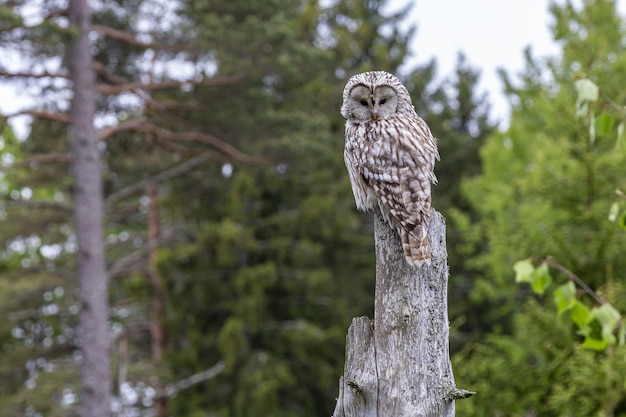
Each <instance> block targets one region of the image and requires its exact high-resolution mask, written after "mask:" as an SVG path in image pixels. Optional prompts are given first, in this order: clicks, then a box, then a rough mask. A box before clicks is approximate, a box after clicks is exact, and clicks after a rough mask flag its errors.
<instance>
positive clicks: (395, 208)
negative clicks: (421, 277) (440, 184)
mask: <svg viewBox="0 0 626 417" xmlns="http://www.w3.org/2000/svg"><path fill="white" fill-rule="evenodd" d="M363 133H364V134H365V137H364V138H363V140H362V141H360V145H361V146H359V148H360V149H359V150H360V152H357V154H358V155H355V159H356V160H357V164H358V167H359V172H360V173H361V175H362V176H363V179H364V180H365V182H366V183H367V184H368V185H369V186H370V187H371V188H372V189H373V190H374V192H375V194H376V196H377V197H378V200H379V204H380V205H381V210H382V211H383V215H385V210H387V211H388V212H389V214H390V215H391V216H392V217H393V218H395V219H396V220H397V222H398V224H399V225H400V227H401V228H402V229H403V231H404V232H405V233H400V235H401V238H402V240H403V246H404V247H405V255H406V256H407V260H409V255H408V254H407V251H409V248H408V246H409V242H405V240H411V241H412V242H410V243H411V245H410V246H415V245H417V246H420V245H422V246H423V247H424V250H426V248H428V222H429V217H430V211H431V194H430V184H431V183H433V182H436V177H435V174H434V171H433V170H434V164H435V159H438V158H439V154H438V151H437V145H436V142H435V139H434V138H433V136H432V134H431V133H430V130H429V129H428V127H427V125H426V123H425V122H424V121H423V120H422V119H420V118H419V117H417V116H415V118H406V117H404V118H400V117H398V118H390V119H385V120H381V121H379V122H375V123H371V124H369V127H368V128H366V129H365V131H364V132H363ZM408 235H410V236H408ZM405 243H406V245H405ZM413 249H415V248H413ZM417 250H420V251H421V250H422V249H419V248H418V249H417ZM415 256H416V257H422V256H423V257H424V259H426V262H428V261H429V259H430V249H429V248H428V253H427V256H428V258H426V254H419V255H415ZM414 258H415V257H414ZM418 264H419V261H418Z"/></svg>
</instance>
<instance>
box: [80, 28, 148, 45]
mask: <svg viewBox="0 0 626 417" xmlns="http://www.w3.org/2000/svg"><path fill="white" fill-rule="evenodd" d="M91 30H92V31H93V32H97V33H101V34H103V35H104V36H108V37H109V38H113V39H118V40H121V41H124V42H126V43H129V44H131V45H135V46H141V47H142V48H152V47H154V46H155V44H154V43H152V42H144V41H140V40H139V39H137V38H136V37H134V36H133V35H131V34H130V33H128V32H124V31H122V30H117V29H113V28H112V27H109V26H102V25H91Z"/></svg>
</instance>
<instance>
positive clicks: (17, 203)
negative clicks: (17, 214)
mask: <svg viewBox="0 0 626 417" xmlns="http://www.w3.org/2000/svg"><path fill="white" fill-rule="evenodd" d="M4 205H5V207H8V208H20V207H24V208H28V209H35V210H37V209H43V210H45V209H53V210H59V211H65V212H68V213H73V211H74V207H73V206H72V205H70V204H66V203H60V202H58V201H45V200H14V201H6V202H4Z"/></svg>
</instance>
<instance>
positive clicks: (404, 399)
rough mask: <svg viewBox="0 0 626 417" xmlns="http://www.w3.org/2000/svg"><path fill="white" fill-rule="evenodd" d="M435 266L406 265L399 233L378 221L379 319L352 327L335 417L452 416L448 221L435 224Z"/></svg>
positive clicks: (460, 394) (456, 394) (461, 393)
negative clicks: (448, 297) (448, 296)
mask: <svg viewBox="0 0 626 417" xmlns="http://www.w3.org/2000/svg"><path fill="white" fill-rule="evenodd" d="M429 230H430V242H431V250H432V265H431V266H424V267H422V268H414V267H411V266H409V265H408V264H407V263H406V261H405V260H404V257H403V255H402V246H401V244H400V239H399V238H398V235H397V233H396V232H395V231H393V230H391V229H390V228H389V226H388V225H387V224H386V223H385V222H384V221H383V220H382V218H381V217H380V216H379V215H376V222H375V227H374V235H375V239H376V295H375V304H374V320H373V321H372V320H370V319H369V318H367V317H358V318H355V319H353V320H352V324H351V325H350V328H349V330H348V336H347V340H346V363H345V367H344V376H343V377H341V379H340V380H339V398H337V405H336V407H335V411H334V413H333V417H356V416H358V417H417V416H420V417H422V416H423V417H451V416H454V400H455V399H457V398H466V397H468V396H469V395H471V394H473V393H471V392H469V391H465V390H460V389H457V388H456V387H455V384H454V376H453V374H452V366H451V364H450V355H449V349H448V326H449V324H448V304H447V286H448V265H447V256H448V255H447V252H446V239H445V236H446V233H445V222H444V219H443V216H441V214H439V213H436V212H435V213H434V214H433V216H432V220H431V223H430V228H429Z"/></svg>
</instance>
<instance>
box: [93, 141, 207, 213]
mask: <svg viewBox="0 0 626 417" xmlns="http://www.w3.org/2000/svg"><path fill="white" fill-rule="evenodd" d="M211 156H212V152H211V151H205V152H202V153H201V154H200V155H198V156H195V157H193V158H190V159H188V160H186V161H185V162H183V163H181V164H179V165H176V166H174V167H171V168H168V169H166V170H165V171H162V172H159V173H158V174H156V175H153V176H152V177H150V178H146V179H144V180H141V181H139V182H136V183H134V184H131V185H129V186H127V187H124V188H122V189H121V190H119V191H116V192H115V193H113V194H111V195H110V196H108V197H107V198H106V203H105V204H106V206H107V207H109V208H110V207H111V206H112V205H113V204H115V203H116V202H118V201H119V200H121V199H123V198H126V197H128V196H130V195H133V194H134V193H136V192H138V191H141V190H143V189H144V188H146V186H147V185H149V184H150V183H156V182H163V181H165V180H168V179H170V178H172V177H175V176H177V175H180V174H182V173H184V172H186V171H189V170H190V169H193V168H195V167H196V166H198V165H200V164H201V163H203V162H204V161H206V160H207V159H209V158H211Z"/></svg>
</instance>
